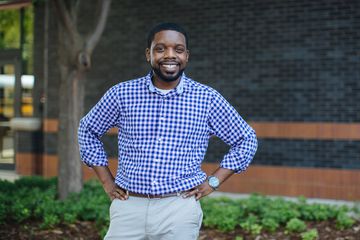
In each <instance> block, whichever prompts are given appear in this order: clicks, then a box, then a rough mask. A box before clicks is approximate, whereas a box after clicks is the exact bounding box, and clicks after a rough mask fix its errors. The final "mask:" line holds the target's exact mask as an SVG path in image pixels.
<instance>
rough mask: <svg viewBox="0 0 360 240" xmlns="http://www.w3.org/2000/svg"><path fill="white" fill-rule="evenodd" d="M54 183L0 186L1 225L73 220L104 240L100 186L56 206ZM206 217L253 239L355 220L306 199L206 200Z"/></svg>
mask: <svg viewBox="0 0 360 240" xmlns="http://www.w3.org/2000/svg"><path fill="white" fill-rule="evenodd" d="M56 186H57V179H56V178H52V179H43V178H41V177H23V178H21V179H19V180H17V181H15V182H14V183H10V182H8V181H3V180H0V224H3V223H5V222H7V221H16V222H18V223H21V222H24V221H26V220H28V219H38V220H40V221H42V224H41V227H42V228H44V229H46V228H52V227H54V226H56V225H57V224H59V223H73V222H75V221H76V220H86V221H94V222H96V225H97V227H98V229H99V232H100V235H101V236H104V234H105V233H106V230H107V226H108V224H109V214H108V213H109V211H108V209H109V205H110V200H109V199H108V197H107V196H106V194H105V193H104V191H103V189H102V187H101V185H100V184H99V182H98V181H88V182H87V183H85V185H84V189H83V191H82V192H81V193H78V194H73V195H71V196H70V197H69V198H68V199H67V200H65V201H59V200H57V192H56ZM201 202H202V208H203V212H204V220H203V225H204V226H206V227H210V228H216V229H219V230H221V231H225V232H226V231H232V230H234V229H235V228H237V227H241V228H243V229H244V230H245V231H247V232H249V233H251V234H254V235H257V234H259V233H260V232H261V231H263V230H266V231H269V232H274V231H276V230H277V229H278V228H279V227H281V226H282V227H285V229H286V231H289V232H299V233H302V235H301V236H305V237H307V238H308V237H309V236H313V235H316V229H313V230H309V231H308V232H306V230H307V229H306V225H305V223H304V222H305V221H324V220H330V219H331V220H335V221H336V225H337V227H338V228H339V229H346V228H349V227H351V226H352V225H353V224H354V222H355V220H354V219H352V218H351V217H349V214H348V213H349V211H350V210H351V209H348V208H347V207H343V206H342V207H335V206H329V205H324V204H308V203H307V202H306V199H305V198H299V200H298V201H296V202H292V201H285V200H284V199H282V198H276V199H272V198H271V199H270V198H268V197H265V196H261V195H252V196H250V197H249V198H246V199H239V200H233V199H229V198H224V197H221V198H205V199H203V200H201Z"/></svg>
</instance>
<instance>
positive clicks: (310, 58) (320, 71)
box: [35, 0, 360, 169]
mask: <svg viewBox="0 0 360 240" xmlns="http://www.w3.org/2000/svg"><path fill="white" fill-rule="evenodd" d="M95 7H96V6H93V5H90V4H87V5H84V6H82V10H83V16H82V17H80V18H79V23H80V29H81V31H82V32H86V31H87V30H88V29H89V26H90V27H91V26H92V24H93V22H92V20H93V19H94V17H93V15H92V14H93V13H94V8H95ZM52 16H54V14H52ZM162 21H173V22H178V23H180V24H182V25H183V26H184V27H185V28H186V29H187V30H188V33H189V36H190V42H189V48H190V53H191V55H190V62H189V65H188V69H187V71H186V73H187V75H188V76H190V77H192V78H193V79H194V80H196V81H199V82H201V83H204V84H208V85H210V86H212V87H214V88H215V89H217V90H218V91H219V92H221V93H222V94H223V96H224V97H225V98H227V99H228V100H229V101H230V102H231V103H232V104H233V105H234V106H235V108H236V109H237V110H238V111H239V112H240V113H241V115H242V116H243V117H244V118H245V119H246V120H248V121H270V122H271V121H275V122H292V121H300V122H348V123H351V122H360V104H358V102H360V65H359V63H360V50H359V49H360V31H359V29H360V2H359V1H355V0H353V1H350V0H349V1H338V0H322V1H310V0H305V1H295V0H288V1H275V0H271V1H269V0H258V1H238V0H224V1H215V0H209V1H188V0H181V1H180V0H177V1H172V2H171V4H170V3H169V2H166V1H158V0H153V1H113V2H112V7H111V12H110V16H109V19H108V24H107V26H106V29H105V32H104V35H103V37H102V39H101V41H100V43H99V44H98V46H97V47H96V49H95V52H94V55H93V68H92V70H91V71H90V72H89V74H88V79H87V89H86V103H85V105H86V110H89V109H90V107H91V106H92V105H94V104H95V103H96V102H97V101H98V99H99V98H100V97H101V96H102V95H103V94H104V92H105V91H106V90H107V89H108V88H109V87H110V86H112V85H114V84H116V83H118V82H121V81H125V80H128V79H132V78H136V77H139V76H142V75H144V74H146V73H147V72H148V71H149V66H148V65H147V63H146V62H145V56H144V51H145V48H146V34H147V32H148V30H149V29H150V28H151V27H152V26H153V25H154V24H156V23H158V22H162ZM50 28H51V31H50V35H49V38H50V43H51V44H50V49H49V59H50V63H49V66H50V68H49V76H50V77H49V83H48V89H47V90H46V91H47V103H46V108H45V109H46V110H45V111H46V112H45V114H44V116H45V117H46V118H57V113H58V106H57V97H58V96H57V90H58V82H59V77H58V76H59V75H58V70H57V63H56V53H57V52H56V42H57V37H56V31H55V30H56V29H55V28H56V26H55V22H54V19H53V18H51V21H50ZM35 29H36V28H35ZM36 44H40V42H38V43H36ZM35 47H36V46H35ZM36 61H37V60H36V59H35V63H36ZM46 135H47V136H46V139H48V141H47V143H46V144H45V145H44V148H45V153H54V152H56V134H54V133H51V134H46ZM104 139H105V141H106V146H107V149H109V152H110V155H112V156H116V154H117V151H116V137H114V136H105V137H104ZM359 144H360V143H359V141H347V140H342V141H340V140H334V141H322V140H312V141H301V140H291V139H280V140H279V139H276V140H275V139H260V148H259V152H258V154H257V155H256V157H255V160H254V163H256V164H261V165H276V166H286V165H288V166H306V167H321V168H323V167H326V168H348V169H360V162H359V161H360V159H359V157H358V152H359V147H360V146H359ZM226 150H227V147H226V146H225V145H224V144H223V143H221V142H219V140H216V139H213V140H211V142H210V145H209V149H208V153H207V155H206V161H209V162H214V161H219V160H220V159H221V158H222V155H223V153H225V151H226Z"/></svg>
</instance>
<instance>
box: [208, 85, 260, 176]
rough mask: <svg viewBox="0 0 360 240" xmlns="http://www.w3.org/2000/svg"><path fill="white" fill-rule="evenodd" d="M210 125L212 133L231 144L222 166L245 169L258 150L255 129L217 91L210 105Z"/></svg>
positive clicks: (237, 171)
mask: <svg viewBox="0 0 360 240" xmlns="http://www.w3.org/2000/svg"><path fill="white" fill-rule="evenodd" d="M208 125H209V127H210V131H211V134H214V135H216V136H217V137H219V138H220V139H221V140H222V141H224V142H225V143H226V144H228V145H229V146H230V150H229V152H228V153H227V154H226V155H225V156H224V158H223V160H222V161H221V163H220V167H222V168H227V169H231V170H233V171H234V172H235V173H240V172H242V171H245V170H246V169H247V167H248V166H249V164H250V162H251V161H252V159H253V157H254V155H255V152H256V150H257V139H256V134H255V131H254V130H253V129H252V128H251V127H250V126H249V125H248V124H247V123H246V122H245V121H244V120H243V119H242V117H241V116H240V115H239V113H238V112H237V111H236V110H235V108H233V107H232V106H231V105H230V104H229V103H228V102H227V101H226V100H225V99H224V97H222V96H221V95H220V94H219V93H218V92H216V91H215V93H214V97H213V99H212V102H211V105H210V110H209V118H208Z"/></svg>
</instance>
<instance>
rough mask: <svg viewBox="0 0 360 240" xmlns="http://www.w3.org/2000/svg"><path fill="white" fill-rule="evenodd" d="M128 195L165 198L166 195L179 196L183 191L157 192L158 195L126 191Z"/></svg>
mask: <svg viewBox="0 0 360 240" xmlns="http://www.w3.org/2000/svg"><path fill="white" fill-rule="evenodd" d="M127 193H128V195H129V196H133V197H141V198H149V199H151V198H167V197H175V196H181V194H182V193H183V192H177V193H167V194H158V195H152V194H141V193H134V192H130V191H127Z"/></svg>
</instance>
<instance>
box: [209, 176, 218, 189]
mask: <svg viewBox="0 0 360 240" xmlns="http://www.w3.org/2000/svg"><path fill="white" fill-rule="evenodd" d="M219 184H220V182H219V179H218V178H217V177H209V185H210V186H211V187H213V188H217V187H218V186H219Z"/></svg>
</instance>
